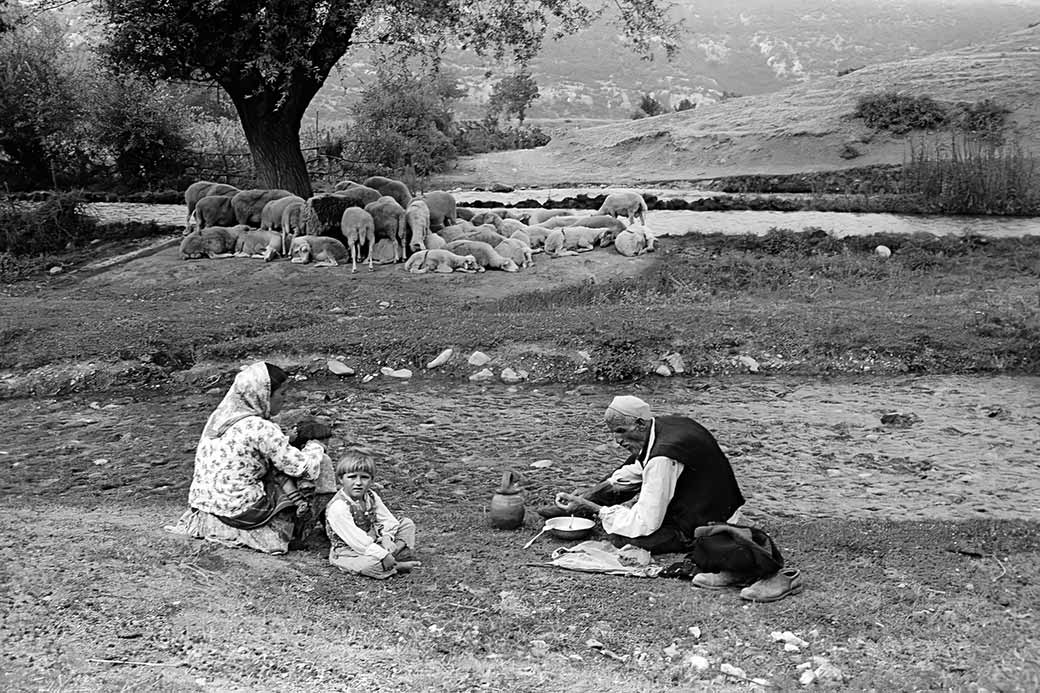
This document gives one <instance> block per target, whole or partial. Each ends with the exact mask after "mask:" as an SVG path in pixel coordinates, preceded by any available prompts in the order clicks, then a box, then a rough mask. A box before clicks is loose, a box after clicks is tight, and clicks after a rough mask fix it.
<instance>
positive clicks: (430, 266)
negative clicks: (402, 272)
mask: <svg viewBox="0 0 1040 693" xmlns="http://www.w3.org/2000/svg"><path fill="white" fill-rule="evenodd" d="M404 268H405V269H406V270H408V271H409V272H411V273H412V274H423V273H425V272H441V273H443V274H447V273H449V272H455V271H459V272H483V271H484V268H483V267H481V266H480V265H479V264H478V263H477V259H476V258H475V257H473V256H472V255H456V254H455V253H453V252H451V251H450V250H444V249H438V250H420V251H419V252H417V253H412V255H411V256H410V257H409V258H408V259H407V260H406V261H405V263H404Z"/></svg>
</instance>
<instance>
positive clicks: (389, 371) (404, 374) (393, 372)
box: [379, 366, 412, 380]
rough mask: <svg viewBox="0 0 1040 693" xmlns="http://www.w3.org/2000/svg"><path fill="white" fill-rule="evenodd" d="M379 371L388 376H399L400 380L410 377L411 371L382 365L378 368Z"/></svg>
mask: <svg viewBox="0 0 1040 693" xmlns="http://www.w3.org/2000/svg"><path fill="white" fill-rule="evenodd" d="M379 372H380V373H382V374H383V375H385V376H387V377H388V378H400V379H401V380H407V379H408V378H411V377H412V372H411V371H410V370H408V369H407V368H396V369H395V368H390V367H389V366H383V367H382V368H380V369H379Z"/></svg>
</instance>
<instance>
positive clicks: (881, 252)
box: [874, 245, 892, 257]
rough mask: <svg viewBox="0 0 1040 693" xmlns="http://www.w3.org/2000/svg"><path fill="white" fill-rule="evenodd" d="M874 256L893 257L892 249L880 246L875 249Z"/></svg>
mask: <svg viewBox="0 0 1040 693" xmlns="http://www.w3.org/2000/svg"><path fill="white" fill-rule="evenodd" d="M874 254H875V255H877V256H878V257H892V249H891V248H889V247H888V246H887V245H879V246H878V247H876V248H874Z"/></svg>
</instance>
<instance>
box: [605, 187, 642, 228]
mask: <svg viewBox="0 0 1040 693" xmlns="http://www.w3.org/2000/svg"><path fill="white" fill-rule="evenodd" d="M596 214H608V215H610V216H612V217H617V216H620V215H622V214H623V215H625V216H627V217H628V223H629V224H634V223H635V220H636V219H637V218H638V219H639V223H641V224H646V200H644V199H643V196H642V195H640V194H639V193H637V192H634V191H632V190H625V191H622V192H615V193H610V194H609V195H607V199H605V200H603V204H602V205H600V208H599V209H598V210H597V211H596Z"/></svg>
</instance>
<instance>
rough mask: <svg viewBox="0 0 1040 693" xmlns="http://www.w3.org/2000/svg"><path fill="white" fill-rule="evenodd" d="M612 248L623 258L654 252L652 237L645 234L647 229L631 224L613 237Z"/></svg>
mask: <svg viewBox="0 0 1040 693" xmlns="http://www.w3.org/2000/svg"><path fill="white" fill-rule="evenodd" d="M614 247H615V248H616V249H617V251H618V252H619V253H621V254H622V255H624V256H625V257H633V256H635V255H642V254H643V253H652V252H654V237H653V236H651V235H650V234H649V233H647V228H646V227H645V226H642V225H639V224H633V225H632V226H629V227H628V228H627V229H625V230H624V231H622V232H621V233H619V234H618V235H616V236H614Z"/></svg>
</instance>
